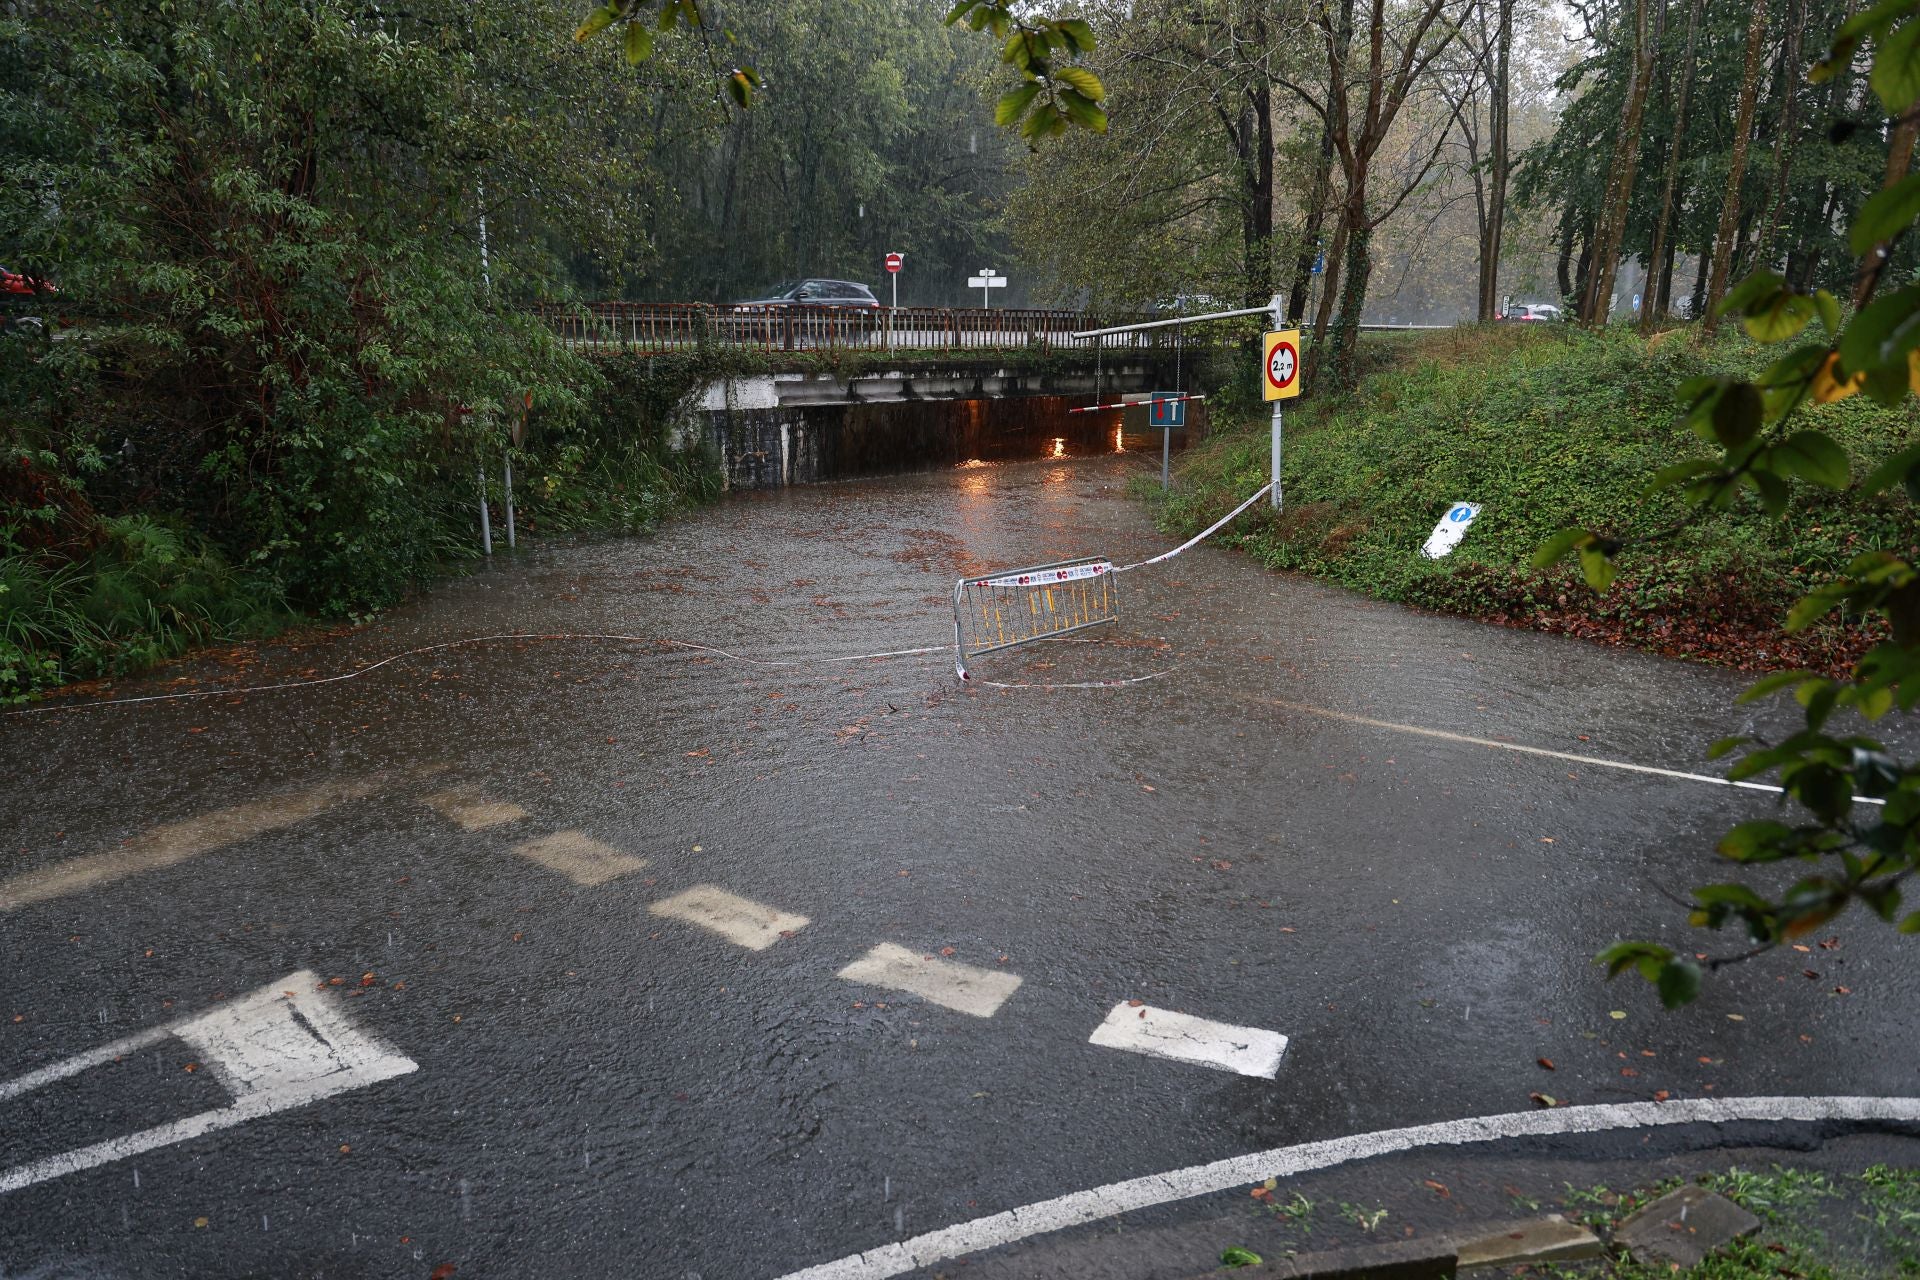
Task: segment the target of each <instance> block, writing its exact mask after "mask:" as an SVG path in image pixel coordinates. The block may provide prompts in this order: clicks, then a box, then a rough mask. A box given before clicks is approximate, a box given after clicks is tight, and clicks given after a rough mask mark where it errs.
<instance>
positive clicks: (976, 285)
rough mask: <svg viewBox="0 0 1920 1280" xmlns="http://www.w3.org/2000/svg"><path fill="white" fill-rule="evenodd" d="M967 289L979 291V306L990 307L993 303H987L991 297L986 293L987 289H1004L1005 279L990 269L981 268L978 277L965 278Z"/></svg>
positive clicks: (1005, 285)
mask: <svg viewBox="0 0 1920 1280" xmlns="http://www.w3.org/2000/svg"><path fill="white" fill-rule="evenodd" d="M967 287H968V288H969V289H978V290H979V291H980V305H981V306H983V307H990V306H992V305H993V303H992V302H991V301H989V299H990V298H991V297H992V295H991V294H989V293H988V292H987V291H988V290H989V289H1004V288H1006V287H1007V278H1006V277H1005V276H1003V275H1001V274H1000V273H999V272H998V271H995V270H994V269H993V268H992V267H982V268H980V274H979V275H977V276H968V277H967Z"/></svg>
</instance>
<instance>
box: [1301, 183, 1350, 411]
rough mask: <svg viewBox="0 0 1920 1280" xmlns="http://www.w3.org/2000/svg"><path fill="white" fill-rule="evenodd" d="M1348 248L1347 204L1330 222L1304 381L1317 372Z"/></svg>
mask: <svg viewBox="0 0 1920 1280" xmlns="http://www.w3.org/2000/svg"><path fill="white" fill-rule="evenodd" d="M1346 249H1347V214H1346V206H1345V205H1344V204H1343V205H1342V206H1341V208H1340V216H1339V217H1338V218H1336V219H1335V220H1334V224H1333V244H1332V246H1331V247H1330V248H1329V249H1328V250H1327V269H1326V271H1325V272H1324V273H1322V276H1321V280H1320V305H1319V306H1317V307H1315V308H1314V312H1313V342H1312V344H1311V345H1309V346H1308V347H1307V359H1306V367H1305V368H1304V369H1302V370H1301V371H1300V374H1301V377H1302V378H1303V379H1304V380H1305V382H1306V385H1308V386H1312V385H1313V384H1314V382H1315V380H1317V379H1318V378H1319V376H1320V364H1321V356H1322V355H1324V354H1325V352H1326V350H1327V342H1328V332H1327V330H1328V326H1329V324H1330V322H1331V321H1332V319H1333V303H1334V299H1335V298H1337V297H1338V296H1339V291H1340V279H1341V261H1342V255H1343V254H1345V253H1346Z"/></svg>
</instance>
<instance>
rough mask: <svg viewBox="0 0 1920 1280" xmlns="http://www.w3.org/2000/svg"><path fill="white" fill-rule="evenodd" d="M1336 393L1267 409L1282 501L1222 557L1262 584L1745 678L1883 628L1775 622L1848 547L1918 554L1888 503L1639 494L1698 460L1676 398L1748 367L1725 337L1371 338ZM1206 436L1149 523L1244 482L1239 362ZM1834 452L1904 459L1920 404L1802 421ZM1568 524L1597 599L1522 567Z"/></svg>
mask: <svg viewBox="0 0 1920 1280" xmlns="http://www.w3.org/2000/svg"><path fill="white" fill-rule="evenodd" d="M1362 350H1363V352H1364V353H1365V359H1364V361H1363V366H1362V367H1363V370H1364V372H1363V375H1362V377H1361V379H1360V381H1359V383H1358V385H1357V386H1356V387H1355V389H1354V390H1353V391H1351V392H1344V393H1343V392H1332V391H1329V392H1325V393H1323V394H1321V395H1319V396H1317V397H1309V398H1307V399H1305V400H1301V401H1295V402H1292V404H1290V405H1289V407H1288V412H1287V415H1286V450H1285V463H1284V470H1285V476H1284V479H1285V485H1284V489H1285V499H1286V501H1285V505H1284V509H1283V510H1282V512H1281V513H1280V515H1279V516H1278V517H1277V518H1275V517H1272V516H1270V515H1268V514H1266V508H1265V507H1260V508H1256V509H1255V512H1254V513H1250V514H1251V516H1252V518H1251V520H1248V521H1245V522H1243V524H1242V526H1241V529H1242V532H1240V533H1239V534H1238V535H1237V537H1234V538H1229V541H1237V542H1238V544H1239V545H1240V546H1241V547H1242V548H1243V549H1244V550H1246V551H1247V552H1248V553H1249V554H1251V555H1253V556H1255V557H1257V558H1258V559H1260V560H1261V561H1262V562H1263V563H1265V564H1268V565H1271V566H1273V567H1275V568H1281V569H1290V570H1295V571H1299V572H1303V573H1308V574H1312V575H1313V576H1315V577H1319V578H1323V579H1326V580H1328V581H1331V582H1335V583H1338V584H1340V585H1342V586H1346V587H1351V588H1354V589H1356V590H1360V591H1364V592H1367V593H1368V594H1371V595H1375V596H1378V597H1380V598H1382V599H1387V600H1396V601H1402V602H1405V603H1408V604H1412V605H1418V606H1421V607H1425V608H1431V609H1436V610H1442V611H1445V612H1449V613H1458V614H1464V615H1467V616H1471V617H1478V618H1484V619H1487V620H1489V621H1494V622H1499V623H1502V624H1506V625H1510V626H1519V627H1529V628H1534V629H1538V630H1544V631H1557V632H1565V633H1570V634H1575V635H1581V636H1585V637H1588V638H1591V639H1596V640H1599V641H1602V642H1604V643H1610V644H1624V645H1634V646H1638V647H1642V648H1647V649H1652V650H1654V651H1656V652H1660V653H1665V654H1670V655H1673V656H1678V657H1689V658H1699V659H1705V660H1708V661H1713V662H1719V663H1725V664H1728V665H1731V666H1735V667H1739V668H1741V669H1745V670H1768V669H1774V668H1781V667H1788V668H1792V667H1813V668H1818V669H1822V670H1827V671H1839V670H1842V669H1844V668H1845V667H1846V666H1847V665H1848V664H1850V663H1851V662H1852V661H1853V660H1854V659H1855V658H1857V657H1858V656H1859V655H1860V654H1861V653H1862V652H1864V651H1865V649H1866V648H1867V647H1868V646H1869V645H1871V644H1872V643H1873V642H1874V641H1875V640H1876V639H1878V638H1879V637H1880V634H1881V629H1880V628H1877V627H1875V626H1873V625H1870V624H1868V623H1865V622H1863V620H1861V619H1857V618H1849V617H1846V616H1844V615H1840V614H1836V615H1834V616H1833V617H1832V618H1830V619H1829V620H1827V621H1826V622H1824V623H1822V624H1820V625H1818V626H1816V627H1813V628H1810V629H1809V630H1807V631H1804V632H1800V633H1797V634H1793V635H1788V634H1786V633H1785V632H1784V631H1783V629H1782V623H1783V621H1784V618H1785V615H1786V611H1787V609H1788V608H1789V607H1790V606H1791V605H1792V604H1793V602H1794V601H1795V600H1797V599H1799V598H1800V597H1801V596H1802V595H1804V594H1805V593H1806V591H1807V590H1808V589H1809V587H1810V586H1811V585H1812V584H1813V583H1815V582H1819V581H1822V580H1824V579H1826V578H1829V577H1831V576H1833V575H1835V574H1838V573H1840V572H1842V571H1843V570H1844V569H1845V567H1846V566H1847V564H1848V563H1849V562H1850V561H1851V560H1852V559H1853V558H1854V557H1855V556H1856V555H1858V554H1859V553H1860V552H1861V551H1863V550H1865V549H1867V548H1869V547H1883V548H1889V549H1894V550H1897V551H1902V552H1906V553H1913V552H1920V521H1916V519H1915V515H1914V507H1913V506H1912V504H1910V503H1909V502H1907V501H1906V499H1905V497H1904V495H1900V494H1897V493H1896V494H1881V495H1876V496H1872V497H1867V496H1863V495H1861V494H1860V493H1859V492H1858V491H1857V490H1849V491H1843V492H1837V493H1835V492H1828V491H1825V490H1820V489H1814V488H1812V487H1802V488H1799V489H1796V490H1795V492H1794V495H1793V499H1792V506H1791V507H1790V509H1789V510H1788V512H1787V514H1786V518H1784V519H1778V518H1774V517H1772V516H1769V515H1768V514H1767V513H1766V512H1764V511H1762V510H1761V509H1760V508H1759V506H1758V505H1757V503H1754V502H1752V501H1751V500H1749V501H1748V502H1745V503H1742V504H1740V505H1737V506H1736V507H1734V508H1733V509H1731V510H1727V511H1715V512H1711V513H1701V514H1695V515H1693V516H1692V517H1691V518H1689V517H1688V511H1687V508H1686V505H1685V503H1684V502H1683V500H1682V498H1681V496H1680V495H1679V494H1678V492H1676V491H1674V490H1671V489H1669V490H1665V491H1663V492H1661V493H1658V494H1654V495H1651V496H1649V495H1648V494H1647V480H1648V477H1650V476H1651V475H1653V473H1655V472H1656V471H1659V470H1660V469H1661V468H1663V467H1666V466H1668V465H1670V464H1672V463H1675V462H1679V461H1681V460H1683V459H1687V458H1691V457H1706V456H1709V454H1710V452H1711V450H1710V448H1709V446H1708V445H1707V444H1706V443H1705V442H1703V441H1702V440H1701V439H1700V438H1699V437H1698V436H1696V435H1695V434H1694V432H1693V431H1692V430H1691V429H1690V427H1689V426H1688V425H1687V423H1686V422H1685V421H1684V420H1683V410H1684V407H1685V406H1683V405H1681V404H1680V403H1679V402H1678V401H1676V399H1675V398H1674V390H1673V389H1674V388H1675V387H1676V386H1678V385H1680V384H1681V383H1683V382H1685V381H1686V380H1687V379H1689V378H1692V377H1695V376H1698V375H1700V374H1703V373H1706V372H1709V371H1713V372H1733V373H1738V372H1745V373H1749V374H1751V373H1753V372H1755V371H1757V370H1758V369H1760V368H1762V367H1764V365H1765V364H1766V362H1767V359H1768V356H1767V354H1766V351H1765V349H1764V348H1762V347H1759V346H1758V345H1756V344H1754V343H1752V342H1750V341H1748V340H1747V339H1746V338H1744V337H1743V336H1739V335H1738V334H1737V333H1729V334H1726V335H1723V336H1722V337H1720V338H1718V339H1717V340H1715V341H1713V342H1711V343H1709V344H1706V345H1704V346H1703V345H1701V344H1700V343H1698V342H1697V341H1696V340H1695V337H1694V334H1693V332H1692V331H1690V330H1685V329H1682V330H1678V331H1672V332H1668V333H1665V334H1659V335H1655V336H1654V337H1652V338H1641V337H1639V336H1638V335H1637V334H1634V333H1631V332H1628V331H1624V330H1620V329H1615V330H1611V331H1605V332H1599V333H1596V332H1591V331H1587V330H1583V329H1578V328H1575V327H1573V326H1570V325H1569V326H1551V327H1549V326H1539V325H1508V326H1487V327H1481V328H1470V329H1460V330H1452V331H1446V332H1440V333H1425V334H1418V335H1409V336H1404V337H1403V336H1400V335H1391V336H1387V335H1380V336H1377V338H1375V339H1374V340H1371V341H1370V342H1369V343H1367V344H1364V345H1363V347H1362ZM1215 372H1216V375H1217V376H1219V377H1221V380H1222V381H1223V383H1224V387H1223V394H1222V395H1221V396H1219V397H1216V398H1215V399H1214V400H1213V401H1212V402H1211V405H1212V407H1213V411H1214V417H1213V422H1214V427H1213V435H1212V438H1211V439H1209V440H1207V441H1206V442H1205V443H1203V444H1201V445H1200V446H1198V447H1197V448H1196V449H1194V450H1193V451H1191V452H1190V453H1189V454H1188V455H1187V458H1186V461H1185V464H1184V466H1183V468H1182V471H1181V483H1180V485H1179V486H1178V487H1177V489H1176V490H1175V492H1174V494H1173V496H1171V497H1170V498H1168V499H1166V500H1165V502H1164V504H1163V507H1162V518H1163V520H1164V522H1165V524H1166V526H1167V527H1168V528H1169V529H1172V530H1176V531H1180V532H1192V531H1195V530H1197V529H1199V528H1203V527H1204V526H1205V525H1206V524H1207V523H1208V522H1210V521H1211V520H1212V519H1213V518H1215V517H1217V515H1218V513H1219V512H1220V511H1222V510H1224V509H1225V508H1226V507H1228V506H1230V505H1232V503H1231V501H1230V499H1231V500H1233V501H1237V500H1238V497H1240V496H1244V495H1245V494H1247V493H1250V492H1252V491H1253V490H1254V489H1256V488H1258V487H1259V486H1260V485H1261V484H1263V483H1265V481H1266V478H1267V470H1268V465H1269V464H1268V411H1267V406H1266V405H1264V404H1262V403H1260V402H1258V401H1256V400H1253V399H1252V398H1251V396H1250V395H1249V394H1248V392H1247V390H1246V389H1247V388H1251V387H1253V386H1255V385H1256V382H1255V374H1254V371H1253V370H1252V369H1251V367H1248V368H1245V369H1242V368H1238V367H1236V368H1233V369H1230V370H1229V369H1219V370H1216V371H1215ZM1807 416H1808V418H1809V420H1810V421H1813V422H1817V424H1818V426H1819V427H1820V429H1822V430H1824V431H1826V432H1827V433H1829V434H1830V435H1832V436H1833V437H1834V439H1835V440H1836V441H1838V442H1839V443H1840V444H1841V446H1842V447H1843V448H1845V449H1846V450H1847V451H1848V453H1850V454H1852V455H1853V456H1855V457H1861V458H1877V457H1882V456H1885V455H1887V454H1889V453H1893V452H1896V451H1898V450H1899V449H1901V448H1902V447H1904V446H1905V445H1906V444H1908V443H1910V442H1911V441H1912V439H1913V437H1914V435H1915V432H1916V429H1920V407H1917V406H1916V404H1915V402H1913V401H1911V400H1909V401H1906V402H1903V403H1902V404H1900V405H1899V406H1896V407H1893V408H1886V407H1883V406H1881V405H1879V404H1876V403H1874V402H1873V401H1871V400H1869V399H1867V398H1866V397H1864V396H1856V397H1853V398H1851V399H1848V400H1845V401H1841V402H1839V403H1835V404H1828V405H1821V406H1817V407H1814V408H1811V409H1810V410H1808V414H1807ZM1463 501H1465V502H1477V503H1481V504H1483V510H1482V513H1481V515H1480V517H1479V519H1478V520H1477V521H1476V522H1475V523H1474V525H1473V527H1472V529H1471V531H1470V532H1469V533H1468V534H1467V536H1466V539H1465V541H1464V542H1463V543H1462V544H1461V545H1460V547H1459V548H1458V549H1457V550H1455V551H1454V552H1453V553H1452V554H1451V555H1449V556H1447V557H1446V558H1444V559H1441V560H1437V561H1435V560H1427V559H1425V558H1424V557H1423V556H1422V555H1421V554H1420V547H1421V545H1422V543H1424V542H1425V541H1426V538H1427V536H1428V534H1429V533H1431V532H1432V530H1433V526H1434V524H1435V522H1437V521H1438V520H1439V519H1440V517H1441V516H1442V515H1443V514H1444V513H1445V511H1446V510H1447V508H1448V507H1449V506H1450V505H1452V504H1454V503H1457V502H1463ZM1568 525H1580V526H1582V527H1585V528H1590V529H1594V530H1596V531H1601V532H1604V533H1606V534H1608V535H1609V536H1611V537H1614V538H1616V539H1618V540H1619V541H1620V542H1621V543H1622V545H1623V548H1624V549H1623V551H1622V552H1621V554H1620V557H1619V561H1618V571H1619V576H1618V578H1617V579H1616V580H1615V583H1614V587H1613V590H1612V591H1610V592H1608V593H1605V594H1596V593H1594V592H1593V591H1591V590H1589V589H1588V588H1587V587H1586V586H1585V584H1584V583H1583V582H1582V580H1581V577H1580V574H1579V572H1578V570H1577V569H1575V568H1572V567H1569V566H1558V567H1554V568H1549V569H1536V568H1534V567H1533V564H1532V561H1533V556H1534V553H1535V551H1536V550H1537V549H1538V548H1539V546H1540V544H1541V543H1543V542H1544V541H1546V540H1547V539H1548V538H1549V537H1550V536H1551V535H1553V534H1554V533H1555V532H1556V531H1558V530H1559V529H1561V528H1564V527H1566V526H1568Z"/></svg>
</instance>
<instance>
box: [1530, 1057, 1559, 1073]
mask: <svg viewBox="0 0 1920 1280" xmlns="http://www.w3.org/2000/svg"><path fill="white" fill-rule="evenodd" d="M1534 1061H1535V1062H1537V1063H1539V1064H1540V1065H1541V1066H1543V1067H1545V1068H1546V1069H1547V1070H1549V1071H1555V1070H1558V1068H1557V1067H1555V1066H1554V1065H1553V1059H1552V1058H1535V1059H1534Z"/></svg>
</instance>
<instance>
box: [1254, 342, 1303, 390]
mask: <svg viewBox="0 0 1920 1280" xmlns="http://www.w3.org/2000/svg"><path fill="white" fill-rule="evenodd" d="M1262 350H1263V351H1264V352H1265V356H1264V357H1263V358H1262V360H1261V361H1260V367H1261V370H1262V377H1261V381H1260V387H1261V390H1262V391H1264V392H1265V393H1266V399H1268V400H1291V399H1293V398H1294V397H1295V396H1297V395H1299V394H1300V331H1299V330H1298V329H1280V330H1277V331H1275V332H1273V333H1269V334H1268V335H1267V339H1266V342H1265V343H1263V344H1262Z"/></svg>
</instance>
